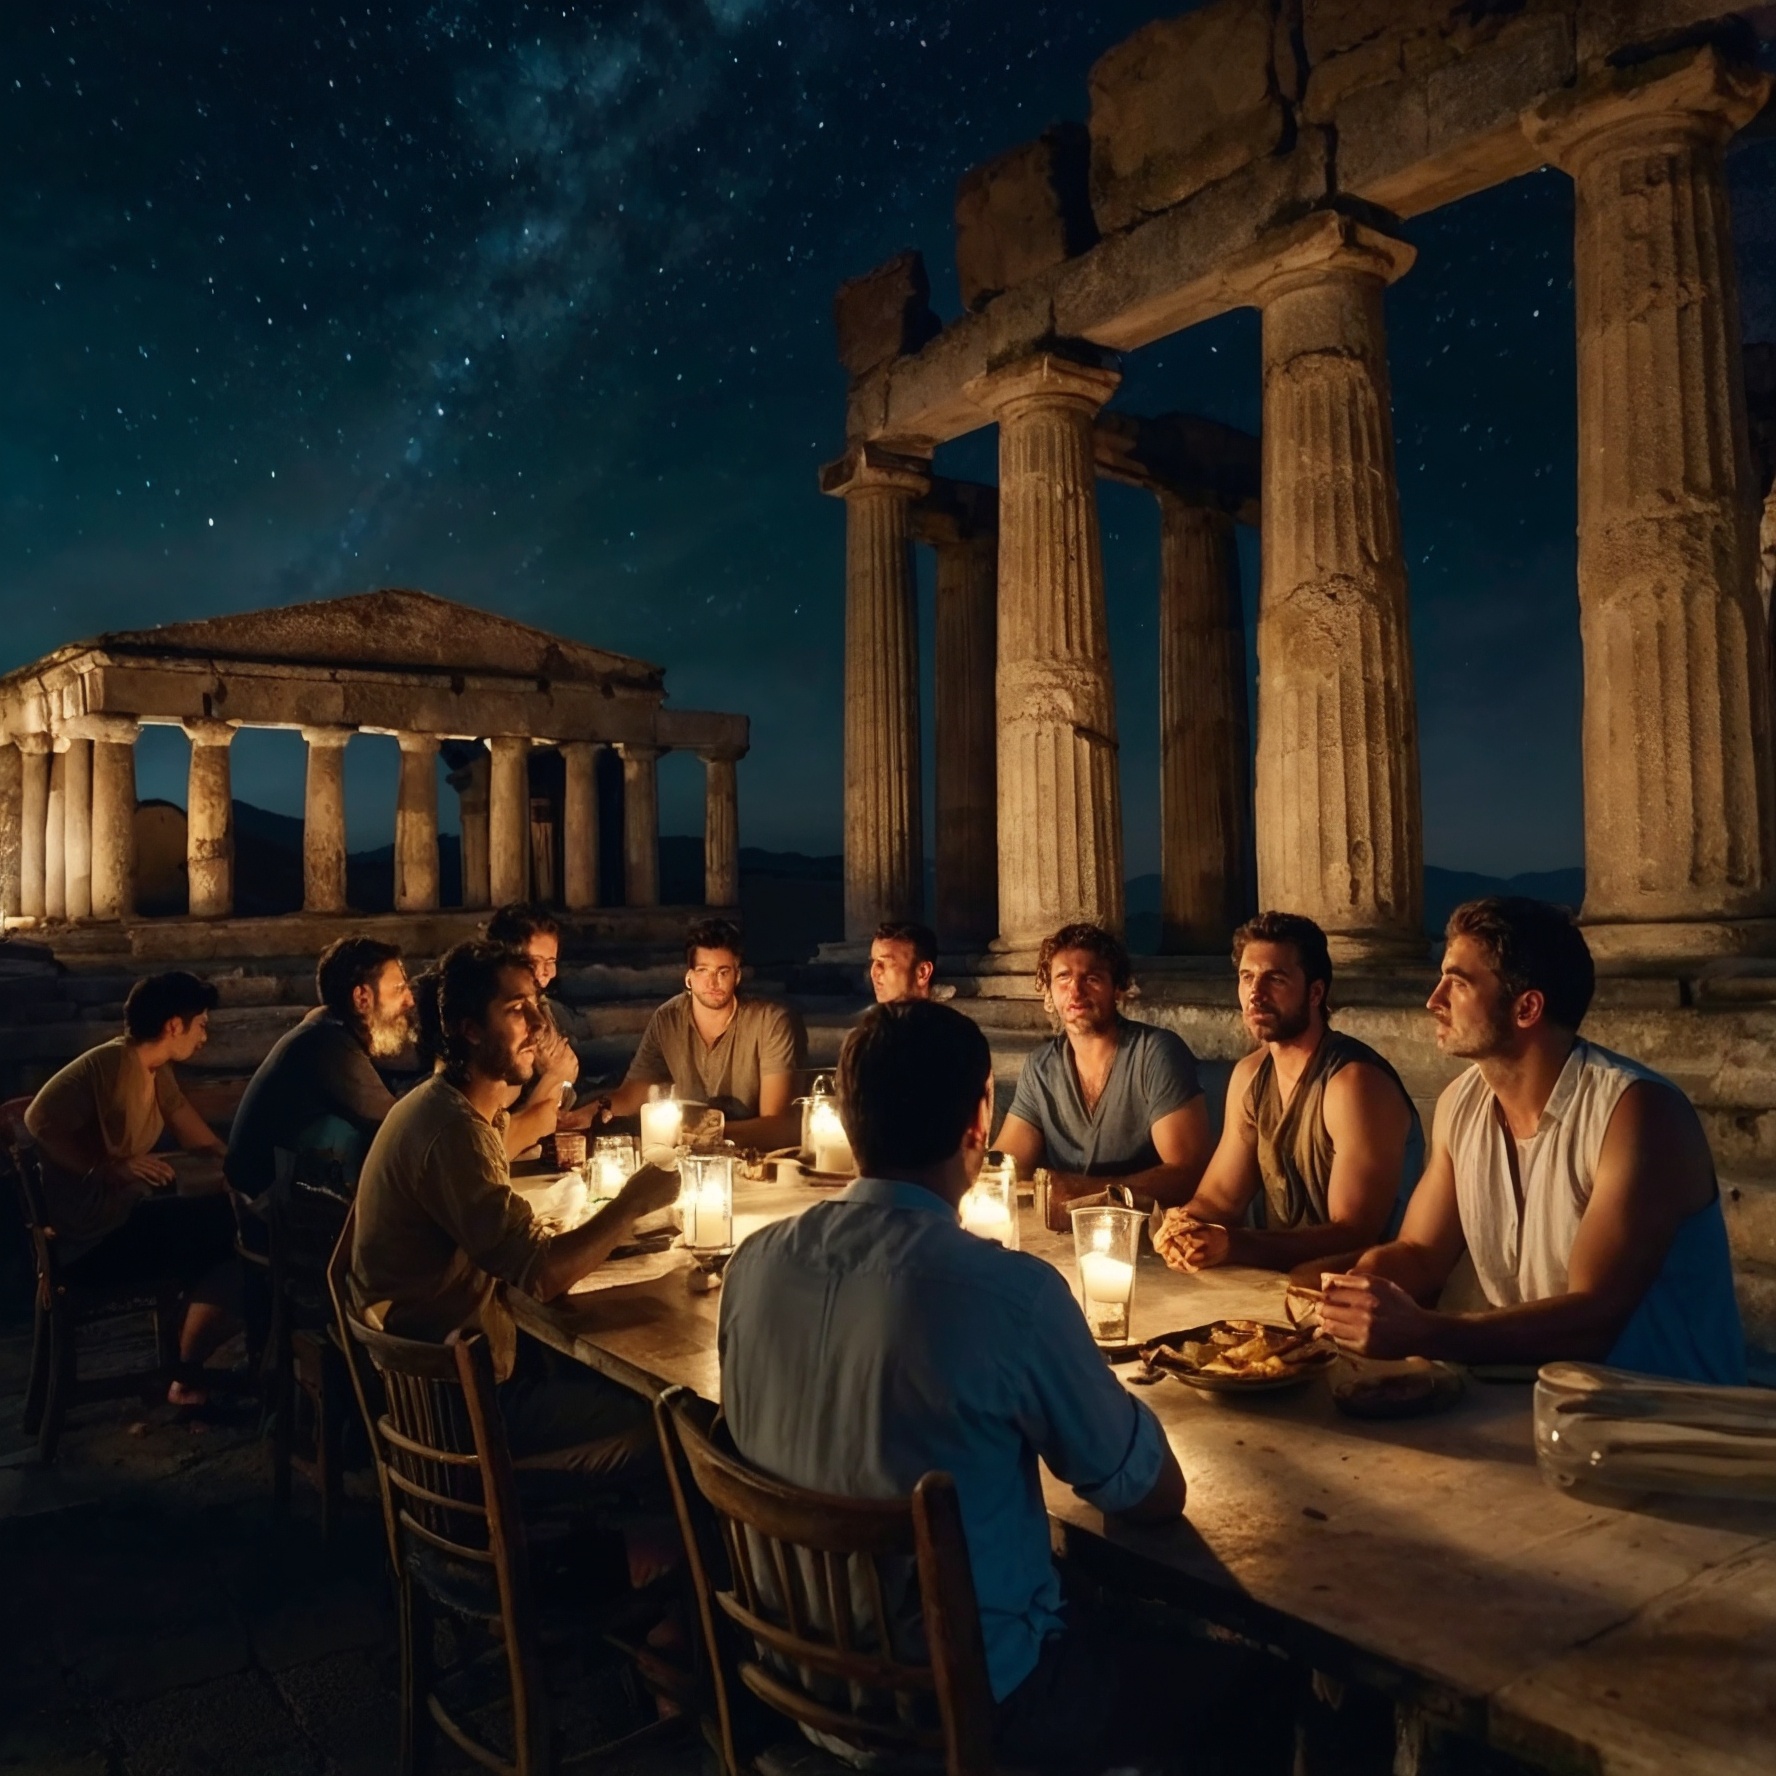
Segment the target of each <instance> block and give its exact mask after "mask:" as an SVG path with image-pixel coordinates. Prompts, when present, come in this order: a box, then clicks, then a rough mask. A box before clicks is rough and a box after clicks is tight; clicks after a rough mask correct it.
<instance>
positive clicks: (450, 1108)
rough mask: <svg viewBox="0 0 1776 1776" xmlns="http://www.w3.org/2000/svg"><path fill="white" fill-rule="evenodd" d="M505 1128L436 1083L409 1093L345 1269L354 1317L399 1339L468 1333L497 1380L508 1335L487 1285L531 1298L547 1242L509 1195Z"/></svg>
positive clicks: (445, 1083)
mask: <svg viewBox="0 0 1776 1776" xmlns="http://www.w3.org/2000/svg"><path fill="white" fill-rule="evenodd" d="M505 1125H506V1113H505V1112H504V1111H503V1110H502V1111H501V1112H500V1113H499V1115H498V1116H496V1117H495V1118H494V1120H493V1121H492V1122H488V1121H486V1120H485V1119H484V1118H483V1117H481V1116H480V1115H479V1114H478V1113H477V1112H476V1110H475V1107H474V1105H472V1104H471V1103H470V1102H469V1100H468V1099H467V1098H466V1097H464V1096H463V1094H462V1093H461V1092H460V1091H459V1090H458V1089H457V1088H456V1087H455V1086H454V1085H452V1084H451V1082H450V1080H449V1079H448V1078H447V1077H446V1076H445V1075H444V1074H442V1073H435V1074H433V1075H432V1077H431V1078H430V1079H428V1080H426V1081H425V1083H424V1084H423V1085H418V1086H415V1087H414V1089H413V1090H412V1091H410V1092H409V1093H408V1094H407V1096H406V1097H404V1098H402V1099H401V1100H400V1102H399V1103H397V1104H396V1105H395V1107H394V1109H392V1110H391V1111H390V1112H389V1113H388V1116H387V1117H386V1119H385V1120H384V1122H383V1125H382V1127H381V1128H380V1129H378V1130H377V1131H376V1138H375V1140H373V1141H372V1142H371V1143H370V1151H369V1153H368V1155H366V1157H365V1160H364V1170H363V1173H362V1175H361V1176H360V1177H359V1179H358V1222H357V1234H356V1237H355V1238H354V1239H353V1241H352V1259H351V1292H352V1299H353V1300H354V1302H355V1303H356V1304H357V1306H358V1309H359V1311H360V1312H366V1313H369V1314H370V1315H371V1316H372V1317H373V1318H375V1319H376V1321H377V1322H378V1323H379V1324H380V1325H381V1326H382V1328H383V1329H384V1330H385V1331H388V1332H393V1333H394V1334H395V1335H396V1336H397V1337H401V1338H429V1339H432V1340H435V1341H439V1342H441V1341H442V1340H444V1339H446V1338H448V1337H449V1336H450V1334H451V1333H452V1332H458V1331H467V1330H469V1329H471V1328H477V1329H479V1330H480V1331H482V1332H484V1333H485V1334H486V1335H487V1342H488V1344H489V1346H490V1347H491V1351H492V1356H493V1366H494V1373H495V1375H496V1376H498V1378H499V1379H500V1380H501V1381H503V1380H505V1378H506V1377H507V1376H508V1375H510V1374H511V1372H512V1360H513V1357H514V1355H515V1354H516V1351H517V1336H518V1335H517V1328H516V1327H515V1326H514V1325H513V1324H512V1318H511V1315H510V1314H509V1313H508V1312H507V1310H506V1305H505V1303H504V1302H503V1301H502V1300H501V1299H500V1297H499V1293H498V1290H497V1289H496V1287H495V1284H496V1282H504V1283H510V1284H511V1285H512V1286H513V1287H514V1288H518V1289H528V1288H530V1287H531V1285H532V1283H533V1282H534V1281H535V1278H536V1273H537V1269H538V1267H539V1266H540V1265H541V1263H542V1261H543V1255H544V1253H545V1252H546V1251H547V1249H548V1245H549V1239H550V1234H549V1232H548V1230H547V1229H545V1228H544V1227H542V1226H540V1225H539V1224H538V1223H537V1222H536V1220H535V1219H534V1218H533V1217H532V1215H531V1212H530V1205H529V1204H528V1203H527V1202H526V1201H525V1200H524V1198H523V1197H521V1196H519V1195H518V1194H517V1193H516V1192H515V1191H514V1190H513V1189H512V1186H511V1182H510V1177H509V1174H508V1172H507V1169H506V1143H505Z"/></svg>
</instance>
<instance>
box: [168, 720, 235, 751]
mask: <svg viewBox="0 0 1776 1776" xmlns="http://www.w3.org/2000/svg"><path fill="white" fill-rule="evenodd" d="M179 726H180V727H182V728H183V729H184V730H185V738H186V739H187V740H189V741H190V742H191V744H192V745H193V746H227V745H228V744H229V743H230V742H231V741H232V740H233V739H234V736H235V723H233V722H230V721H219V720H217V719H216V718H215V717H213V716H211V717H199V718H198V719H197V720H195V721H186V722H180V724H179Z"/></svg>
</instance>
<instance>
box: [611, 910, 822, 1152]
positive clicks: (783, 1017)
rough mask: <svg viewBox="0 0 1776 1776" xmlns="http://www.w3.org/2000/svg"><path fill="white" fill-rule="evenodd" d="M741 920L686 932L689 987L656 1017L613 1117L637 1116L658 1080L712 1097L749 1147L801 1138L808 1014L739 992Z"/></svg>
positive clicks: (696, 1100)
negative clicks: (798, 1093) (798, 1079)
mask: <svg viewBox="0 0 1776 1776" xmlns="http://www.w3.org/2000/svg"><path fill="white" fill-rule="evenodd" d="M741 962H742V956H741V946H740V931H739V928H738V927H737V926H735V925H733V924H732V923H730V922H729V921H728V920H726V919H699V920H698V921H697V923H696V924H694V925H693V926H692V927H691V928H690V930H689V931H688V932H687V933H686V934H685V990H684V992H683V993H681V994H680V995H679V996H678V997H677V998H676V999H668V1000H667V1001H666V1003H665V1004H664V1005H662V1006H661V1007H660V1008H659V1010H658V1011H656V1012H655V1013H654V1015H653V1016H652V1017H651V1018H649V1019H648V1024H647V1028H646V1029H645V1030H643V1031H642V1033H641V1045H640V1047H639V1048H637V1049H636V1051H635V1059H634V1060H633V1061H631V1062H630V1063H629V1071H628V1073H627V1075H625V1077H624V1080H623V1083H622V1084H621V1085H620V1086H618V1088H617V1089H616V1091H614V1092H613V1093H612V1094H611V1097H610V1101H609V1110H608V1111H607V1114H608V1115H611V1116H633V1115H634V1114H635V1112H636V1111H638V1110H639V1109H640V1108H641V1106H642V1105H643V1104H645V1103H646V1102H647V1100H648V1094H649V1092H650V1090H651V1089H652V1088H653V1087H655V1086H662V1085H663V1086H670V1087H671V1088H672V1093H673V1095H674V1096H675V1097H678V1098H682V1099H683V1100H684V1101H685V1102H686V1103H690V1104H707V1105H709V1106H710V1107H711V1108H713V1109H716V1110H719V1111H721V1113H722V1115H723V1116H724V1117H725V1118H726V1120H727V1137H728V1139H729V1140H730V1141H735V1142H738V1143H739V1144H740V1145H741V1146H743V1147H761V1148H767V1149H768V1148H772V1147H788V1146H791V1145H793V1144H794V1143H795V1142H797V1141H799V1140H800V1139H801V1134H802V1119H801V1115H800V1113H799V1112H798V1111H797V1110H796V1109H795V1107H794V1105H793V1104H792V1103H791V1101H790V1100H791V1095H792V1093H793V1092H794V1090H795V1075H796V1071H797V1069H798V1068H799V1067H801V1065H802V1063H803V1059H804V1056H805V1054H806V1051H807V1038H806V1037H805V1036H804V1035H803V1033H802V1024H801V1019H800V1018H798V1017H797V1016H796V1015H795V1013H794V1012H793V1011H791V1010H790V1009H789V1008H788V1007H787V1006H785V1005H778V1004H775V1003H774V1002H773V1001H771V1000H769V999H746V998H742V997H741V994H740V970H741Z"/></svg>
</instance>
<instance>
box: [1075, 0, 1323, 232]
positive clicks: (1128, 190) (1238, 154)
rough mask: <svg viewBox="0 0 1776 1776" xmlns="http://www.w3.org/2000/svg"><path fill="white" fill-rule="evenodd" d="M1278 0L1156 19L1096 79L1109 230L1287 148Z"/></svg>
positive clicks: (1096, 198) (1231, 3)
mask: <svg viewBox="0 0 1776 1776" xmlns="http://www.w3.org/2000/svg"><path fill="white" fill-rule="evenodd" d="M1274 27H1275V9H1274V7H1273V5H1272V3H1271V0H1217V3H1216V4H1214V5H1212V6H1207V7H1204V8H1202V9H1201V10H1200V11H1197V12H1191V13H1186V14H1185V15H1184V16H1183V17H1182V18H1171V19H1156V20H1155V21H1154V22H1153V23H1152V24H1150V25H1146V26H1144V27H1143V28H1142V29H1141V30H1139V31H1137V32H1135V34H1134V35H1133V36H1132V37H1128V38H1125V39H1124V40H1123V41H1122V42H1121V43H1119V44H1117V45H1116V47H1115V48H1114V49H1111V50H1109V51H1108V52H1107V53H1106V54H1105V55H1103V56H1101V57H1100V58H1099V60H1098V62H1097V64H1096V65H1095V66H1094V67H1093V69H1092V71H1091V74H1090V77H1089V82H1088V84H1089V88H1090V92H1091V198H1092V209H1093V211H1094V212H1095V214H1096V216H1097V221H1098V226H1099V228H1101V229H1102V230H1103V231H1104V233H1106V234H1113V233H1115V232H1116V231H1118V230H1119V229H1123V228H1126V227H1128V226H1129V224H1130V223H1132V222H1136V221H1138V220H1139V219H1140V218H1141V217H1142V216H1147V215H1153V214H1155V213H1156V212H1158V211H1160V210H1165V209H1170V208H1171V207H1172V205H1174V204H1178V203H1182V202H1183V201H1184V200H1185V199H1186V198H1188V197H1191V196H1192V195H1194V194H1195V193H1196V192H1198V191H1200V190H1202V189H1203V187H1204V186H1206V185H1212V184H1213V183H1214V182H1215V181H1216V180H1218V179H1224V178H1226V177H1227V175H1228V174H1229V173H1233V172H1237V171H1238V170H1239V169H1240V168H1241V167H1243V166H1245V165H1247V164H1248V163H1249V162H1251V161H1254V160H1257V159H1259V158H1261V157H1262V156H1264V155H1266V154H1269V153H1271V152H1272V151H1273V150H1275V149H1276V148H1278V147H1280V146H1281V145H1282V143H1283V141H1284V139H1285V136H1286V134H1287V131H1288V127H1289V116H1288V110H1287V107H1286V106H1285V105H1284V103H1283V99H1282V96H1281V92H1280V91H1279V83H1278V80H1277V74H1276V67H1275V50H1276V44H1277V40H1278V34H1277V32H1276V30H1275V28H1274Z"/></svg>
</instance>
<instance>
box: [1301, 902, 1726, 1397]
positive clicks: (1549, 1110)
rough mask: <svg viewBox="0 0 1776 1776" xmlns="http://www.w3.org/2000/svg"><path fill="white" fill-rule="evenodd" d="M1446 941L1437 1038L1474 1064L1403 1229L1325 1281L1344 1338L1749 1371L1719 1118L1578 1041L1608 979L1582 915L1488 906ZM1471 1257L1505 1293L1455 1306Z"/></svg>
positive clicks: (1493, 1356) (1382, 1348)
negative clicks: (1450, 1308) (1715, 1125)
mask: <svg viewBox="0 0 1776 1776" xmlns="http://www.w3.org/2000/svg"><path fill="white" fill-rule="evenodd" d="M1445 942H1446V948H1445V950H1444V955H1443V971H1442V978H1441V979H1440V980H1439V981H1438V983H1437V990H1436V991H1435V992H1434V993H1433V994H1432V995H1431V999H1430V1011H1431V1015H1432V1016H1433V1017H1434V1018H1435V1019H1436V1021H1437V1046H1438V1047H1439V1048H1440V1049H1441V1050H1442V1051H1443V1052H1444V1053H1445V1054H1447V1055H1459V1056H1461V1057H1462V1058H1464V1059H1467V1060H1471V1061H1472V1062H1473V1063H1474V1065H1473V1066H1472V1067H1470V1068H1469V1069H1468V1070H1467V1071H1466V1072H1465V1073H1463V1074H1462V1075H1461V1076H1460V1078H1458V1079H1457V1080H1456V1081H1455V1082H1454V1084H1452V1085H1451V1086H1449V1087H1448V1088H1447V1089H1446V1090H1445V1091H1444V1093H1443V1095H1442V1097H1441V1098H1440V1099H1439V1100H1438V1103H1437V1117H1436V1124H1435V1127H1434V1128H1433V1130H1432V1139H1431V1159H1430V1164H1429V1165H1428V1166H1427V1167H1426V1169H1425V1175H1424V1178H1423V1179H1422V1180H1421V1182H1420V1183H1419V1186H1418V1189H1417V1190H1416V1191H1415V1192H1414V1194H1413V1198H1412V1203H1411V1206H1410V1208H1409V1209H1408V1210H1407V1213H1406V1220H1405V1223H1404V1225H1403V1226H1402V1227H1401V1229H1400V1237H1399V1238H1398V1239H1397V1240H1395V1241H1393V1243H1392V1244H1390V1245H1385V1246H1378V1247H1375V1248H1374V1249H1373V1250H1371V1251H1368V1252H1365V1253H1364V1254H1363V1256H1362V1257H1361V1258H1359V1259H1358V1260H1357V1262H1356V1264H1355V1266H1354V1267H1353V1269H1352V1271H1351V1273H1350V1274H1348V1275H1343V1276H1328V1277H1326V1279H1325V1283H1324V1288H1325V1301H1324V1304H1323V1307H1322V1320H1323V1322H1324V1325H1325V1327H1326V1330H1327V1331H1328V1332H1329V1333H1331V1335H1332V1336H1333V1337H1334V1338H1336V1339H1337V1340H1338V1342H1339V1343H1340V1344H1341V1345H1343V1346H1344V1347H1345V1348H1346V1349H1348V1350H1351V1351H1356V1352H1359V1353H1361V1354H1363V1355H1366V1356H1376V1357H1399V1356H1409V1355H1418V1356H1426V1357H1447V1358H1452V1359H1454V1360H1456V1361H1460V1362H1491V1363H1546V1362H1552V1361H1556V1360H1558V1359H1561V1358H1574V1359H1579V1360H1582V1361H1594V1362H1607V1363H1612V1364H1615V1365H1617V1366H1618V1367H1621V1368H1624V1369H1637V1370H1641V1371H1643V1372H1645V1373H1648V1374H1655V1375H1666V1376H1674V1377H1677V1378H1680V1379H1687V1380H1694V1381H1709V1382H1732V1383H1737V1382H1743V1381H1744V1379H1745V1339H1744V1333H1743V1331H1742V1329H1741V1326H1740V1322H1739V1310H1738V1306H1737V1303H1736V1301H1735V1299H1734V1294H1733V1266H1732V1259H1731V1257H1730V1255H1729V1252H1728V1249H1727V1233H1726V1223H1725V1221H1724V1220H1723V1219H1722V1215H1721V1205H1720V1190H1719V1187H1718V1185H1717V1184H1716V1182H1715V1175H1714V1161H1713V1158H1712V1157H1711V1156H1710V1154H1709V1150H1708V1142H1707V1139H1706V1137H1705V1136H1704V1134H1703V1132H1702V1125H1701V1122H1700V1121H1699V1120H1698V1118H1697V1116H1696V1112H1695V1110H1694V1109H1693V1108H1692V1107H1691V1105H1690V1102H1689V1100H1688V1099H1687V1098H1686V1097H1685V1096H1684V1095H1683V1093H1682V1092H1680V1091H1679V1090H1678V1089H1677V1087H1676V1086H1674V1085H1673V1084H1672V1083H1671V1082H1670V1081H1669V1080H1667V1079H1663V1078H1661V1077H1660V1076H1659V1075H1658V1074H1657V1073H1654V1072H1652V1071H1651V1070H1650V1069H1649V1068H1646V1067H1643V1066H1641V1065H1640V1064H1639V1063H1638V1062H1636V1061H1631V1060H1628V1059H1626V1058H1624V1057H1623V1056H1621V1055H1618V1054H1612V1053H1611V1052H1610V1051H1609V1050H1608V1049H1606V1048H1600V1047H1598V1046H1597V1045H1596V1044H1594V1043H1591V1042H1587V1041H1586V1040H1585V1038H1584V1037H1583V1036H1581V1035H1579V1033H1578V1029H1579V1024H1580V1022H1581V1020H1582V1019H1583V1018H1584V1015H1585V1012H1586V1010H1587V1009H1588V1007H1589V1006H1590V1003H1591V993H1592V988H1593V986H1594V984H1595V977H1594V973H1593V969H1592V964H1591V953H1590V951H1589V950H1588V949H1587V948H1586V945H1585V940H1584V937H1583V936H1582V935H1581V934H1580V931H1579V928H1578V926H1577V925H1576V924H1575V923H1574V922H1573V919H1572V916H1571V915H1570V914H1569V913H1567V912H1566V911H1565V910H1564V909H1563V908H1559V907H1551V906H1547V905H1545V904H1544V903H1542V902H1540V901H1534V900H1521V899H1516V898H1510V899H1495V900H1477V901H1470V902H1468V904H1467V905H1465V906H1460V907H1457V908H1456V910H1455V911H1454V913H1452V914H1451V915H1450V919H1449V927H1448V931H1447V933H1446V938H1445ZM1464 1252H1465V1253H1467V1254H1468V1255H1469V1256H1470V1257H1471V1258H1472V1259H1473V1261H1474V1269H1475V1273H1476V1275H1477V1276H1478V1278H1479V1282H1480V1287H1481V1289H1482V1291H1483V1292H1484V1295H1485V1298H1486V1303H1487V1305H1486V1307H1485V1308H1484V1309H1482V1310H1480V1311H1478V1312H1473V1313H1453V1312H1441V1311H1438V1310H1437V1309H1436V1308H1435V1307H1434V1306H1433V1305H1431V1304H1433V1303H1435V1302H1436V1300H1437V1298H1438V1294H1439V1292H1440V1291H1441V1290H1442V1288H1443V1286H1444V1284H1445V1283H1446V1282H1447V1281H1448V1280H1449V1277H1450V1274H1451V1272H1452V1271H1453V1270H1454V1269H1455V1266H1456V1264H1457V1262H1458V1261H1459V1260H1460V1258H1461V1257H1462V1255H1463V1253H1464Z"/></svg>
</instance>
